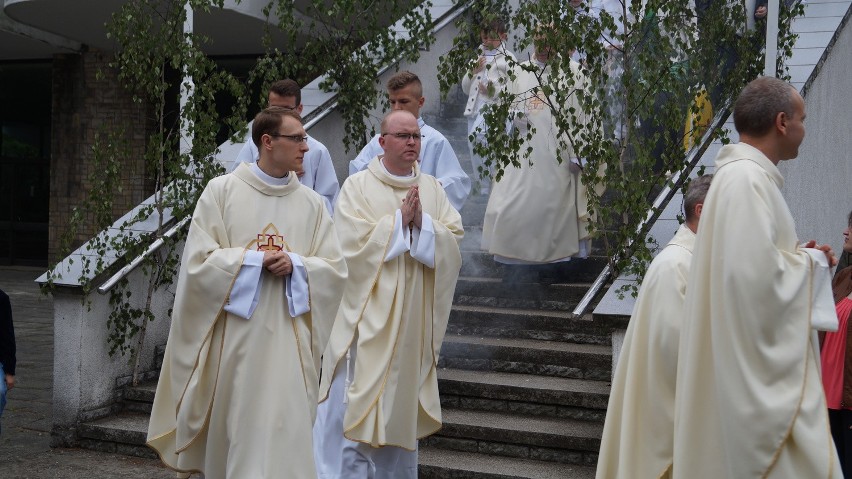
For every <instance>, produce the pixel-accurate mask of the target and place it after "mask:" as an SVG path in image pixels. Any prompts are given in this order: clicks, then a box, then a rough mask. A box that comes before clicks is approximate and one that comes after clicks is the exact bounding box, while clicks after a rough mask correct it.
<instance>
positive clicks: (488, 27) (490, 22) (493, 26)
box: [479, 15, 506, 35]
mask: <svg viewBox="0 0 852 479" xmlns="http://www.w3.org/2000/svg"><path fill="white" fill-rule="evenodd" d="M479 30H480V31H481V32H483V33H485V34H486V35H487V34H489V33H496V34H497V35H502V34H504V33H506V21H505V20H503V19H502V18H501V17H500V16H499V15H488V16H486V17H485V18H483V19H482V21H481V22H479Z"/></svg>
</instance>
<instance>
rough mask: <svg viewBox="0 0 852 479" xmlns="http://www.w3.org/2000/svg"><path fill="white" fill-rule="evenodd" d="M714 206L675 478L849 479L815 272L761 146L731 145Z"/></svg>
mask: <svg viewBox="0 0 852 479" xmlns="http://www.w3.org/2000/svg"><path fill="white" fill-rule="evenodd" d="M716 168H717V170H716V173H715V175H714V178H713V183H712V185H711V186H710V190H709V192H708V193H707V200H706V201H705V202H704V210H703V212H702V215H701V227H700V229H699V231H698V237H697V239H696V242H695V250H694V255H693V261H692V267H691V270H690V275H689V280H688V285H689V286H688V288H687V293H686V299H685V306H684V320H683V323H682V327H681V338H680V348H679V364H678V371H677V396H676V398H675V436H674V469H673V471H674V477H675V478H684V479H686V478H689V479H693V478H714V479H717V478H719V479H721V478H729V479H743V478H763V477H768V478H802V479H805V478H807V479H817V478H839V477H842V472H841V470H840V465H839V463H838V459H837V453H836V450H835V447H834V443H833V441H832V439H831V434H830V432H829V426H828V415H827V410H826V403H825V396H824V395H823V389H822V386H821V382H820V375H819V371H818V369H817V365H818V362H819V357H818V356H817V354H818V351H815V350H814V345H813V342H812V341H811V337H812V330H811V322H812V319H813V318H812V314H811V313H812V311H813V310H814V309H815V308H814V307H815V302H814V299H813V298H814V297H816V296H815V295H816V293H817V292H816V291H814V288H813V284H814V280H815V275H825V274H828V271H827V268H820V267H817V265H816V263H815V262H814V261H813V260H812V259H811V256H810V255H809V254H808V253H807V252H806V251H805V250H804V249H802V248H799V247H798V240H799V238H798V237H797V235H796V228H795V224H794V222H793V217H792V215H791V214H790V211H789V209H788V208H787V204H786V203H785V201H784V198H783V196H782V195H781V190H780V187H781V186H782V185H783V181H784V179H783V177H782V176H781V173H780V172H779V171H778V169H777V168H776V167H775V165H774V164H772V162H771V161H770V160H769V159H768V158H767V157H766V156H764V155H763V154H762V153H761V152H760V151H759V150H757V149H756V148H754V147H752V146H750V145H747V144H744V143H739V144H735V145H726V146H724V147H723V148H722V149H721V150H720V151H719V156H718V158H717V159H716Z"/></svg>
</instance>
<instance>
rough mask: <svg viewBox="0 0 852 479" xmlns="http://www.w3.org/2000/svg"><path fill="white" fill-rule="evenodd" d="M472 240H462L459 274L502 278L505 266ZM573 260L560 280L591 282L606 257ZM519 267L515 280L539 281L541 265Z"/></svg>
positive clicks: (473, 238)
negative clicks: (521, 270)
mask: <svg viewBox="0 0 852 479" xmlns="http://www.w3.org/2000/svg"><path fill="white" fill-rule="evenodd" d="M475 234H476V233H475V232H474V233H473V235H475ZM474 242H475V236H474V237H472V238H471V239H469V240H467V241H465V240H462V246H463V247H462V248H461V249H462V251H461V253H462V267H461V272H460V273H459V274H460V275H461V276H479V277H484V278H502V277H503V276H504V271H505V268H506V266H505V265H503V264H500V263H496V262H495V261H494V257H493V255H491V254H490V253H488V252H485V251H482V250H478V249H475V246H474ZM573 261H579V263H574V264H573V265H571V266H570V268H573V269H572V271H571V273H570V274H569V275H568V278H567V279H566V280H563V281H561V282H564V281H567V282H574V283H591V282H593V281H594V280H595V279H596V278H597V276H598V274H600V272H601V270H603V268H604V266H606V264H607V258H605V257H603V256H590V257H588V258H586V259H582V260H572V261H571V262H573ZM569 263H570V262H569ZM559 266H561V267H563V268H568V267H569V266H568V263H564V264H561V265H559ZM519 268H522V269H523V270H524V274H523V275H522V276H521V277H520V278H519V280H518V281H517V282H524V283H538V282H539V276H538V270H540V269H541V265H531V266H522V267H519Z"/></svg>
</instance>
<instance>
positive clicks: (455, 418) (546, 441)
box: [421, 408, 603, 466]
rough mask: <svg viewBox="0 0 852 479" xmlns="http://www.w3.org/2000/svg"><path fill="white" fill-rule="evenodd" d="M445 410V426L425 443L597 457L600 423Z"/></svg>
mask: <svg viewBox="0 0 852 479" xmlns="http://www.w3.org/2000/svg"><path fill="white" fill-rule="evenodd" d="M441 414H442V416H443V427H442V428H441V430H440V431H439V432H438V433H437V434H435V435H432V436H430V437H428V438H426V439H423V440H421V443H422V444H424V445H426V446H435V447H441V448H444V449H455V450H459V451H466V452H480V453H486V454H492V455H495V456H507V457H515V458H522V459H540V460H546V461H553V462H560V463H565V464H578V465H583V466H593V465H595V463H596V462H597V454H598V450H599V449H600V438H601V435H602V433H603V425H602V424H601V423H597V422H587V421H577V420H574V419H567V418H552V417H538V416H528V415H524V414H512V413H505V412H501V413H495V412H488V411H476V410H468V409H452V408H448V409H444V410H443V411H442V412H441Z"/></svg>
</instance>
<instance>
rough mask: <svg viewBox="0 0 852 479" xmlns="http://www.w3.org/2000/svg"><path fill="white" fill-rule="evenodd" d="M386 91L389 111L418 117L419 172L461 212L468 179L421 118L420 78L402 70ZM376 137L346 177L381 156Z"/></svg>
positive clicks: (439, 136)
mask: <svg viewBox="0 0 852 479" xmlns="http://www.w3.org/2000/svg"><path fill="white" fill-rule="evenodd" d="M387 89H388V100H389V101H390V107H391V111H396V110H405V111H407V112H409V113H411V114H412V115H414V117H415V118H417V124H418V126H419V127H420V134H421V135H422V139H421V141H420V143H421V146H420V159H419V161H420V165H419V166H420V171H421V172H423V173H426V174H427V175H432V176H434V177H435V178H437V179H438V182H439V183H440V184H441V186H442V187H443V188H444V191H445V192H446V193H447V198H449V200H450V203H451V204H452V205H453V208H455V209H457V210H461V208H462V206H464V202H465V200H467V195H469V194H470V177H468V176H467V173H465V172H464V170H463V169H462V167H461V164H459V159H458V157H456V152H455V151H454V150H453V147H452V146H451V145H450V142H449V141H448V140H447V138H446V137H444V135H442V134H441V133H440V132H439V131H438V130H436V129H434V128H432V127H431V126H429V125H427V124H426V122H424V121H423V119H422V118H420V109H421V108H423V103H424V102H425V101H426V99H425V98H424V97H423V84H422V83H420V78H418V77H417V75H415V74H414V73H411V72H410V71H401V72H399V73H397V74H396V75H394V76H392V77H391V78H390V80H388V83H387ZM379 138H380V136H379V135H376V136H374V137H373V139H372V140H370V143H368V144H367V146H365V147H364V148H363V149H362V150H361V152H360V153H358V156H356V157H355V159H354V160H352V161H350V162H349V176H352V175H354V174H355V173H357V172H359V171H361V170H364V169H365V168H367V166H368V165H369V164H370V161H372V159H373V158H374V157H376V156H378V155H381V154H382V145H381V144H380V143H379Z"/></svg>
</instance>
